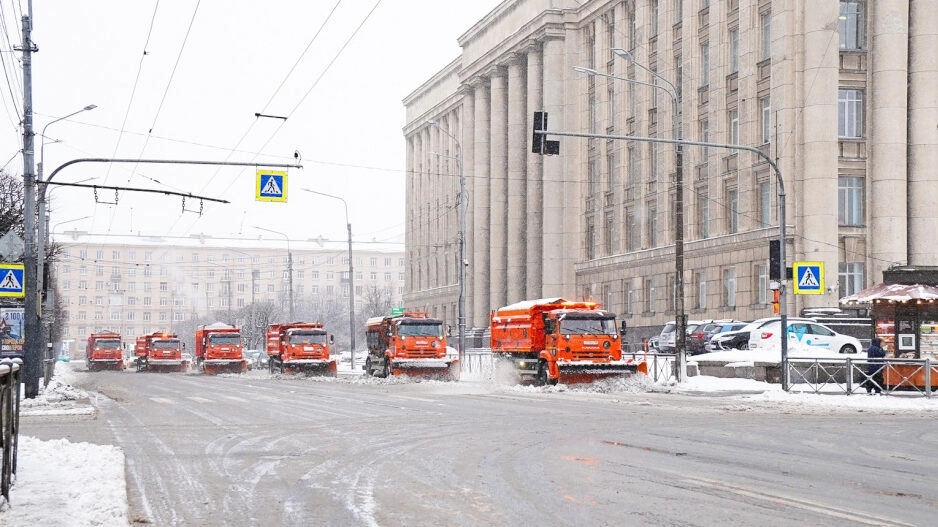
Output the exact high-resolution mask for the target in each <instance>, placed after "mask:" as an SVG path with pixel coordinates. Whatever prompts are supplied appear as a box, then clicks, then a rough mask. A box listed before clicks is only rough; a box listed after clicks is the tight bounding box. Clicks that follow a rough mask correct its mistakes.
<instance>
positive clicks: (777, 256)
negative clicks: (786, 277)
mask: <svg viewBox="0 0 938 527" xmlns="http://www.w3.org/2000/svg"><path fill="white" fill-rule="evenodd" d="M781 279H782V249H781V245H780V244H779V241H778V240H769V280H781Z"/></svg>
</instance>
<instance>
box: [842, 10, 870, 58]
mask: <svg viewBox="0 0 938 527" xmlns="http://www.w3.org/2000/svg"><path fill="white" fill-rule="evenodd" d="M863 4H864V2H844V1H841V2H840V49H848V50H860V49H863V46H864V44H865V43H866V42H865V41H866V13H865V9H864V5H863Z"/></svg>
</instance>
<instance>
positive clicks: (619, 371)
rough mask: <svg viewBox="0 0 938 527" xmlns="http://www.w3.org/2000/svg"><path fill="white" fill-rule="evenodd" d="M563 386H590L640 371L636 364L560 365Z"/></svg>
mask: <svg viewBox="0 0 938 527" xmlns="http://www.w3.org/2000/svg"><path fill="white" fill-rule="evenodd" d="M558 369H559V370H560V379H559V381H560V382H561V383H563V384H589V383H591V382H593V381H596V380H599V379H605V378H608V377H617V376H626V375H631V374H633V373H635V372H636V371H637V370H638V367H637V365H636V364H582V365H581V364H577V365H559V366H558Z"/></svg>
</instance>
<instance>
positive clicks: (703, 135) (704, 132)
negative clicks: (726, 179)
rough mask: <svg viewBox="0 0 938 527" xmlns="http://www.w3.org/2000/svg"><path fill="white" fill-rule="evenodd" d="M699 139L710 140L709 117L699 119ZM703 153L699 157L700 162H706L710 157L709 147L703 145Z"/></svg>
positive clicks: (706, 141) (707, 141) (705, 141)
mask: <svg viewBox="0 0 938 527" xmlns="http://www.w3.org/2000/svg"><path fill="white" fill-rule="evenodd" d="M700 140H701V141H702V142H704V143H709V142H710V119H701V120H700ZM702 151H703V154H702V157H701V159H700V162H701V163H706V162H707V161H708V160H709V158H710V147H709V146H705V147H703V150H702Z"/></svg>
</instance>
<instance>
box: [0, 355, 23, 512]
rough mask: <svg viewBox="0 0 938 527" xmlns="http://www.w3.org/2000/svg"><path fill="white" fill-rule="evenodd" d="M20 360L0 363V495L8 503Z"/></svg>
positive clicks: (16, 434) (15, 439)
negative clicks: (0, 461) (0, 452)
mask: <svg viewBox="0 0 938 527" xmlns="http://www.w3.org/2000/svg"><path fill="white" fill-rule="evenodd" d="M22 366H23V361H22V360H21V359H12V360H10V359H4V360H2V361H0V448H2V455H3V462H2V471H3V472H2V475H0V494H2V495H3V499H5V500H6V501H7V502H9V501H10V485H11V484H12V482H13V480H14V475H15V474H16V448H17V443H18V440H19V427H20V372H21V371H22Z"/></svg>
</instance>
